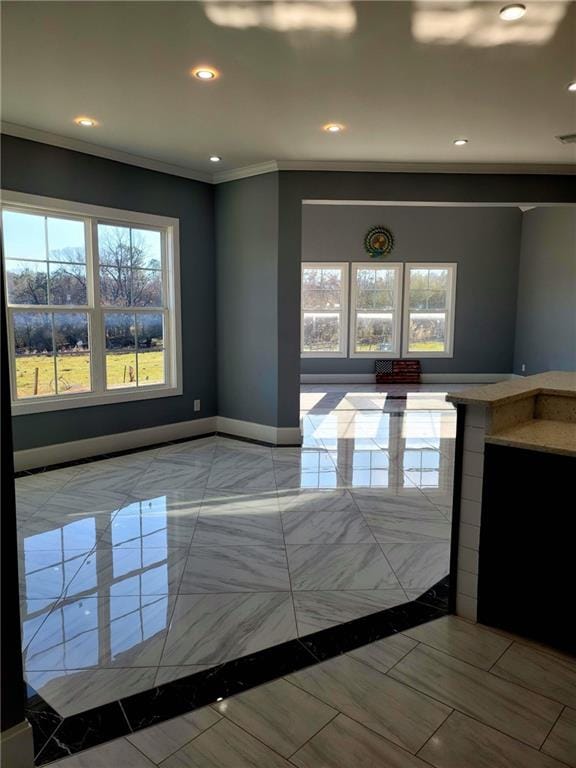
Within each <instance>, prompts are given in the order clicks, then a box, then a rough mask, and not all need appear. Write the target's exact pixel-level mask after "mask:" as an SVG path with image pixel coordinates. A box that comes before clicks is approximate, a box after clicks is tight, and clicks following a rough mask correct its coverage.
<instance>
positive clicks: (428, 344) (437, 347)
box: [410, 341, 444, 352]
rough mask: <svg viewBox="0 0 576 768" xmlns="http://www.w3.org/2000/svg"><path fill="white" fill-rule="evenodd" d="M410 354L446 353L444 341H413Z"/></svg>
mask: <svg viewBox="0 0 576 768" xmlns="http://www.w3.org/2000/svg"><path fill="white" fill-rule="evenodd" d="M410 352H444V342H443V341H411V342H410Z"/></svg>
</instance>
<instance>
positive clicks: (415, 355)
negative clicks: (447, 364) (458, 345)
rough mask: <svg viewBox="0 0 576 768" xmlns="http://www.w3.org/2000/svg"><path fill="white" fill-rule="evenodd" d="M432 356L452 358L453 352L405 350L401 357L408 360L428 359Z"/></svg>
mask: <svg viewBox="0 0 576 768" xmlns="http://www.w3.org/2000/svg"><path fill="white" fill-rule="evenodd" d="M434 357H443V358H453V357H454V353H453V352H406V353H405V354H404V355H403V358H404V359H405V360H410V359H415V360H426V359H428V360H430V359H432V358H434Z"/></svg>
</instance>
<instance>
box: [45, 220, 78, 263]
mask: <svg viewBox="0 0 576 768" xmlns="http://www.w3.org/2000/svg"><path fill="white" fill-rule="evenodd" d="M47 225H48V259H49V260H50V261H63V262H68V263H71V264H84V263H85V261H86V244H85V238H84V222H83V221H78V220H76V219H53V218H50V217H49V218H48V220H47Z"/></svg>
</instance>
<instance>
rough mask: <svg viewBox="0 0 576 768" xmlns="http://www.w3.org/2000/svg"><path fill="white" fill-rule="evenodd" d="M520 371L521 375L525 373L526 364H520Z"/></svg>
mask: <svg viewBox="0 0 576 768" xmlns="http://www.w3.org/2000/svg"><path fill="white" fill-rule="evenodd" d="M520 370H521V371H522V373H526V363H522V365H521V366H520Z"/></svg>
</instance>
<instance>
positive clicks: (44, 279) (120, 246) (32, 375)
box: [2, 191, 182, 413]
mask: <svg viewBox="0 0 576 768" xmlns="http://www.w3.org/2000/svg"><path fill="white" fill-rule="evenodd" d="M2 237H3V253H4V278H5V281H6V283H5V284H6V298H7V329H8V339H9V346H10V375H11V387H12V403H13V408H14V412H15V413H35V412H40V411H48V410H59V409H64V408H77V407H80V406H84V405H100V404H105V403H111V402H122V401H127V400H139V399H148V398H153V397H166V396H169V395H177V394H181V392H182V383H181V353H180V346H181V345H180V303H179V302H180V286H179V263H178V258H179V242H178V237H179V222H178V219H172V218H167V217H163V216H155V215H151V214H145V213H136V212H134V211H122V210H118V209H113V208H104V207H101V206H93V205H85V204H82V203H75V202H68V201H62V200H54V199H52V198H44V197H38V196H33V195H25V194H20V193H15V192H6V191H4V192H2Z"/></svg>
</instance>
